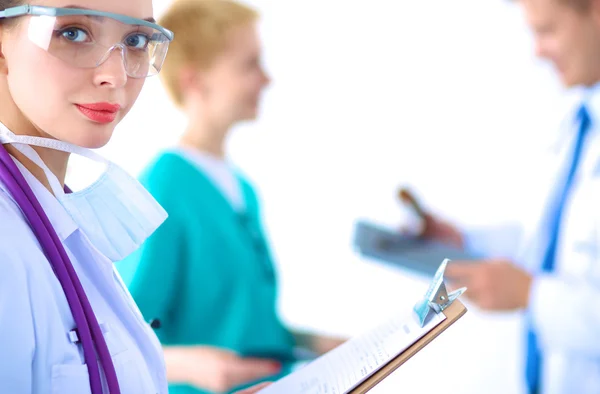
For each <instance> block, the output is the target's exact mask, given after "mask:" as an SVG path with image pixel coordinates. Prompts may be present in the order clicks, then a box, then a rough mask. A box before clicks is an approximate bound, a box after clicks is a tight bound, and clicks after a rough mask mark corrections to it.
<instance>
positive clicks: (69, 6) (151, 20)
mask: <svg viewBox="0 0 600 394" xmlns="http://www.w3.org/2000/svg"><path fill="white" fill-rule="evenodd" d="M63 8H78V9H80V10H90V11H95V10H92V9H91V8H88V7H83V6H80V5H73V4H71V5H67V6H64V7H63ZM143 20H145V21H146V22H150V23H156V19H154V18H153V17H149V18H144V19H143Z"/></svg>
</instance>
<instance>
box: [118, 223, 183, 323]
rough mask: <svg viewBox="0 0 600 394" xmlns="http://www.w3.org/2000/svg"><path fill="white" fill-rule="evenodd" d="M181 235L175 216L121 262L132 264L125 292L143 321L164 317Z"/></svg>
mask: <svg viewBox="0 0 600 394" xmlns="http://www.w3.org/2000/svg"><path fill="white" fill-rule="evenodd" d="M184 241H185V235H184V234H183V229H182V226H181V224H180V223H179V220H178V217H177V215H173V214H171V213H169V217H168V218H167V220H166V221H165V222H164V223H163V224H162V225H161V226H160V227H159V228H158V229H157V230H156V232H155V233H154V234H152V236H150V238H148V239H147V240H146V242H145V243H144V244H143V245H142V247H141V248H140V249H138V250H137V251H136V252H135V253H134V254H133V255H131V256H130V257H128V258H127V260H126V261H123V262H122V263H121V264H134V265H135V266H136V268H135V273H134V274H133V277H132V280H131V283H130V284H129V291H130V292H131V295H132V296H133V298H134V300H135V302H136V303H137V305H138V307H139V309H140V311H141V312H142V314H143V316H144V318H145V319H146V320H151V319H160V320H162V321H163V322H164V321H167V320H168V315H169V312H170V310H171V308H172V307H173V305H174V298H175V294H176V293H177V289H178V281H179V275H180V273H181V272H180V269H179V266H180V264H181V262H182V259H183V258H184V255H185V251H184V247H185V243H184Z"/></svg>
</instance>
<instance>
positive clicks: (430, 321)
mask: <svg viewBox="0 0 600 394" xmlns="http://www.w3.org/2000/svg"><path fill="white" fill-rule="evenodd" d="M449 261H450V260H448V259H445V260H444V261H443V262H442V264H441V265H440V266H439V268H438V270H437V272H436V274H435V277H434V278H433V280H432V281H431V284H430V286H429V288H428V290H427V292H426V293H425V295H424V297H422V298H421V299H420V300H419V301H418V302H417V303H416V304H415V306H414V307H413V310H412V314H411V315H409V316H408V317H409V323H410V324H411V327H413V328H415V327H416V328H417V329H418V328H419V327H420V331H418V330H417V333H416V335H418V338H417V339H416V340H414V341H412V342H410V343H409V345H408V346H406V347H405V348H403V350H401V351H398V352H394V355H393V356H392V357H390V358H386V360H387V361H385V362H382V363H381V364H379V365H377V366H375V368H374V369H373V370H371V371H370V372H368V373H367V371H365V370H364V369H365V368H364V366H361V367H360V368H359V369H354V370H353V372H354V373H353V376H355V377H356V375H360V374H361V373H362V374H363V378H358V379H357V380H356V381H355V382H348V381H347V379H342V381H344V386H342V387H339V386H337V385H338V384H339V381H340V380H339V379H338V376H337V375H338V374H339V373H341V369H340V368H338V367H342V366H343V365H342V364H347V362H346V363H345V362H344V360H342V358H341V357H340V356H342V357H347V356H348V354H350V353H346V352H345V349H342V347H344V346H346V345H348V348H349V349H355V348H357V347H360V343H349V342H351V341H355V340H356V339H361V337H362V336H358V337H355V338H352V339H350V340H349V341H348V342H347V343H346V344H342V345H341V346H339V347H338V348H336V349H334V350H332V351H330V352H328V353H326V354H325V355H323V356H321V357H319V358H317V359H316V360H314V361H313V362H312V363H310V364H308V365H307V366H305V367H303V368H301V369H299V370H298V371H296V372H294V373H292V374H290V375H288V376H286V377H284V378H282V379H281V380H279V381H277V382H275V383H274V384H273V385H271V386H268V387H266V388H265V389H263V390H260V391H258V394H284V393H285V394H290V393H293V394H313V393H336V394H364V393H366V392H368V391H369V390H371V389H372V388H373V387H375V386H376V385H377V384H379V383H380V382H381V381H383V380H384V379H385V378H386V377H388V376H389V375H390V374H392V373H393V372H394V371H395V370H396V369H398V368H399V367H400V366H401V365H403V364H404V363H405V362H406V361H408V360H409V359H410V358H412V357H413V356H414V355H415V354H417V353H418V352H419V351H420V350H421V349H423V348H424V347H425V346H427V345H428V344H429V343H431V342H432V341H433V340H434V339H435V338H437V337H438V336H439V335H440V334H441V333H442V332H444V331H446V329H448V327H450V326H451V325H453V324H454V323H456V322H457V321H458V319H460V318H461V317H462V316H464V314H465V313H466V312H467V309H466V307H465V306H464V305H463V304H462V303H461V302H460V301H459V300H458V297H460V296H461V295H462V294H463V293H464V292H465V291H466V288H462V289H458V290H456V291H454V292H451V293H448V292H447V291H446V285H445V283H444V272H445V270H446V266H447V264H448V263H449ZM442 318H443V319H442ZM398 323H399V324H398ZM393 325H395V326H396V327H395V328H397V330H396V332H397V333H398V334H396V333H392V334H391V335H393V336H395V335H402V330H403V329H404V332H405V333H406V334H407V335H408V334H409V331H410V330H408V331H407V330H406V329H407V328H408V326H407V325H406V324H405V320H402V321H400V320H398V321H394V323H393ZM390 327H392V326H386V330H389V328H390ZM429 327H431V328H429ZM425 330H427V331H425ZM377 332H378V333H382V332H383V331H377ZM413 335H414V333H413ZM373 338H374V337H368V336H367V339H368V340H367V341H365V343H367V342H369V341H370V340H372V339H373ZM396 339H397V337H394V341H395V340H396ZM383 347H385V344H384V342H382V343H381V344H380V345H379V346H376V347H370V348H368V349H367V348H361V349H360V351H359V352H355V354H358V355H360V359H361V360H363V359H365V357H364V352H365V351H367V350H371V351H377V352H380V351H381V349H382V348H383ZM336 352H337V353H336ZM340 361H341V363H340V364H336V362H340ZM346 361H347V359H346ZM328 362H329V363H328ZM365 362H366V363H369V362H372V360H370V361H365ZM326 370H327V371H328V372H325V371H326Z"/></svg>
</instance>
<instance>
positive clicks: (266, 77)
mask: <svg viewBox="0 0 600 394" xmlns="http://www.w3.org/2000/svg"><path fill="white" fill-rule="evenodd" d="M260 72H261V74H262V79H263V86H268V85H270V84H271V77H270V76H269V74H267V72H266V71H265V69H264V68H261V70H260Z"/></svg>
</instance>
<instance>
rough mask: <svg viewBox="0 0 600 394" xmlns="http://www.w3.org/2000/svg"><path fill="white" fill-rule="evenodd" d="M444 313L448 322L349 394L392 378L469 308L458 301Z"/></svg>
mask: <svg viewBox="0 0 600 394" xmlns="http://www.w3.org/2000/svg"><path fill="white" fill-rule="evenodd" d="M443 313H444V315H445V316H446V320H444V321H443V322H441V323H440V324H439V325H438V326H437V327H435V328H434V329H433V330H431V331H429V332H428V333H427V334H426V335H425V336H424V337H423V338H421V339H419V340H418V341H417V342H415V343H414V344H413V345H412V346H411V347H409V348H408V349H406V350H405V351H404V352H402V353H401V354H399V355H398V356H397V357H396V358H395V359H393V360H392V361H390V362H389V363H388V364H386V365H385V366H384V367H382V368H381V369H379V371H377V372H375V373H374V374H373V375H371V377H370V378H368V379H367V380H365V381H364V382H362V383H361V384H360V385H358V386H357V387H356V388H355V389H354V390H352V391H350V392H349V394H364V393H366V392H368V391H369V390H371V389H372V388H374V387H375V386H377V385H378V384H379V383H381V382H382V381H383V380H384V379H385V378H387V377H388V376H390V375H391V374H392V373H393V372H394V371H395V370H397V369H398V368H400V367H401V366H402V364H404V363H405V362H407V361H408V360H410V359H411V358H412V356H414V355H415V354H417V353H418V352H419V351H420V350H421V349H423V348H424V347H425V346H427V345H429V343H431V342H432V341H433V340H434V339H435V338H437V337H438V336H439V335H440V334H441V333H443V332H444V331H446V329H447V328H448V327H450V326H451V325H452V324H454V323H456V321H457V320H458V319H460V318H461V317H463V316H464V314H465V313H467V308H466V307H465V306H464V305H463V303H462V302H460V300H456V301H454V302H453V303H452V305H450V306H449V307H448V309H446V310H445V311H444V312H443Z"/></svg>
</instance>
